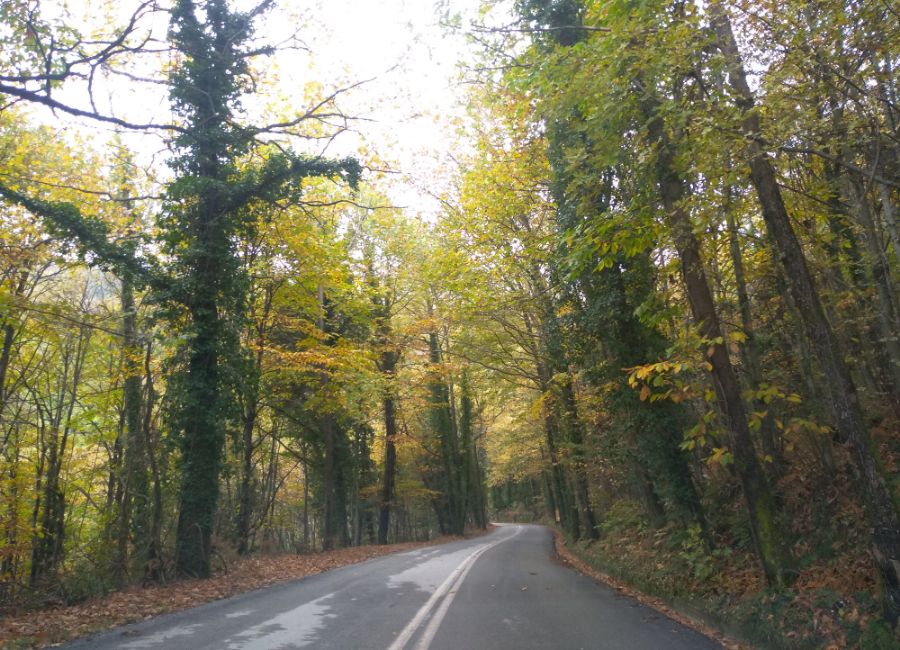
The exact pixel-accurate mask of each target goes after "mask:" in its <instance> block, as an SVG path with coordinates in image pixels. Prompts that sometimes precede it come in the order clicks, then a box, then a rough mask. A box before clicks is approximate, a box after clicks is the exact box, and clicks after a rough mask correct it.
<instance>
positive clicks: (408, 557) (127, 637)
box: [66, 524, 720, 650]
mask: <svg viewBox="0 0 900 650" xmlns="http://www.w3.org/2000/svg"><path fill="white" fill-rule="evenodd" d="M553 555H554V553H553V539H552V536H551V534H550V531H548V530H547V529H546V528H543V527H541V526H527V525H518V524H509V525H502V526H498V528H497V529H495V530H494V531H492V532H491V533H490V534H489V535H487V536H484V537H479V538H476V539H471V540H463V541H459V542H451V543H449V544H443V545H441V546H432V547H427V548H421V549H416V550H414V551H408V552H406V553H398V554H396V555H389V556H385V557H381V558H377V559H374V560H369V561H368V562H363V563H361V564H355V565H352V566H348V567H344V568H341V569H336V570H334V571H328V572H326V573H322V574H319V575H316V576H312V577H309V578H304V579H302V580H298V581H295V582H290V583H285V584H281V585H277V586H274V587H269V588H267V589H262V590H259V591H255V592H251V593H249V594H244V595H241V596H236V597H234V598H229V599H227V600H221V601H217V602H214V603H209V604H207V605H203V606H201V607H196V608H193V609H190V610H186V611H183V612H178V613H176V614H169V615H166V616H161V617H159V618H156V619H153V620H149V621H144V622H142V623H138V624H135V625H128V626H125V627H120V628H116V629H114V630H112V631H110V632H105V633H103V634H100V635H98V636H94V637H89V638H86V639H83V640H81V641H77V642H75V643H73V644H70V645H68V646H66V647H67V648H71V649H72V650H75V649H76V648H95V649H110V650H111V649H113V648H116V649H121V650H142V649H145V648H147V649H149V648H159V649H163V648H165V649H166V650H204V649H209V650H276V649H284V650H287V649H294V648H316V649H320V650H321V649H328V650H351V649H355V648H358V649H359V650H429V649H430V650H477V649H479V648H489V649H490V650H506V649H509V650H512V649H515V650H524V649H527V648H549V649H553V650H567V649H573V650H577V649H580V648H583V649H588V648H590V649H600V648H617V649H627V650H643V649H647V650H650V649H653V650H657V649H666V650H679V649H687V648H691V649H700V650H704V649H707V648H709V649H712V648H720V646H719V645H718V644H717V643H716V642H714V641H712V640H710V639H709V638H707V637H705V636H703V635H701V634H699V633H697V632H694V631H693V630H690V629H688V628H686V627H684V626H682V625H680V624H678V623H676V622H675V621H673V620H671V619H669V618H666V617H665V616H663V615H662V614H660V613H658V612H656V611H655V610H653V609H650V608H648V607H645V606H644V605H642V604H640V603H639V602H637V601H635V600H633V599H631V598H628V597H626V596H622V595H620V594H619V593H618V592H616V591H615V590H613V589H610V588H608V587H605V586H603V585H600V584H598V583H596V582H594V581H593V580H591V579H590V578H587V577H585V576H583V575H581V574H579V573H577V572H575V571H573V570H571V569H569V568H567V567H565V566H563V565H561V564H559V563H556V562H554V560H553V559H552V558H553Z"/></svg>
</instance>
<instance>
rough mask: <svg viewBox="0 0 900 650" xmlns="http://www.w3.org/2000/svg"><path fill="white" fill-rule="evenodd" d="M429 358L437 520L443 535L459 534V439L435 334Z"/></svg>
mask: <svg viewBox="0 0 900 650" xmlns="http://www.w3.org/2000/svg"><path fill="white" fill-rule="evenodd" d="M428 355H429V357H428V358H429V364H430V368H429V370H430V373H431V376H430V377H429V380H428V386H429V393H430V398H429V401H430V403H429V405H428V408H429V418H430V420H431V428H432V430H433V431H434V433H435V435H436V436H437V441H438V446H439V449H440V456H441V486H442V495H441V498H440V500H439V502H438V504H439V505H438V508H439V509H441V510H444V512H443V517H441V515H440V514H439V519H441V518H442V519H443V520H444V521H445V522H446V533H447V534H450V535H462V534H463V531H464V529H465V499H464V496H463V494H462V481H461V480H460V479H461V470H462V468H461V466H460V465H461V463H460V453H459V440H458V439H457V434H456V431H455V430H454V427H453V420H452V417H451V413H450V391H449V389H448V388H447V384H446V381H445V378H444V376H443V372H442V371H441V349H440V344H439V339H438V334H437V332H435V331H431V332H429V334H428Z"/></svg>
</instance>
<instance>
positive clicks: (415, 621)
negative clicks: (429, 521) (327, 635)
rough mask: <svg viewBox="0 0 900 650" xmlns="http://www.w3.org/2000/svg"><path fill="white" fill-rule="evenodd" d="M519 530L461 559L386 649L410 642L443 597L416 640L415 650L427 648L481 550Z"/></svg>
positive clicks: (400, 648)
mask: <svg viewBox="0 0 900 650" xmlns="http://www.w3.org/2000/svg"><path fill="white" fill-rule="evenodd" d="M520 532H522V527H521V526H516V532H514V533H513V534H512V535H507V536H505V537H502V538H500V539H498V540H496V541H493V542H491V543H490V544H485V545H483V546H479V547H477V548H476V549H475V550H474V551H472V553H470V554H469V555H467V556H466V557H465V559H463V561H462V562H460V563H459V565H458V566H457V567H456V568H455V569H454V570H453V571H452V572H451V573H450V575H449V576H447V579H446V580H444V581H443V582H442V583H441V584H440V586H439V587H438V588H437V589H435V591H434V593H433V594H431V597H430V598H429V599H428V600H427V601H426V602H425V604H424V605H422V607H421V608H419V611H418V612H416V615H415V616H413V618H412V620H410V622H409V623H407V624H406V627H404V628H403V630H402V631H401V632H400V634H399V635H398V636H397V638H396V639H394V642H393V643H392V644H391V645H390V647H389V648H388V650H403V648H405V647H406V644H407V643H409V640H410V639H411V638H412V636H413V635H414V634H415V633H416V631H417V630H418V629H419V628H420V627H421V626H422V624H423V623H424V622H425V621H426V619H428V617H429V615H431V613H432V610H434V608H435V607H436V606H438V601H440V600H441V598H444V600H443V602H441V603H440V606H439V607H438V609H437V611H436V612H435V614H434V616H433V617H432V619H431V620H430V621H429V622H428V627H427V628H425V632H424V633H423V634H422V638H421V639H420V640H419V643H417V644H416V647H415V650H427V649H428V646H429V645H430V644H431V641H432V639H434V635H435V634H436V633H437V630H438V628H439V627H440V625H441V622H442V621H443V620H444V617H445V616H446V614H447V610H448V609H449V608H450V603H452V602H453V599H454V598H455V597H456V593H457V591H459V588H460V587H461V586H462V582H463V580H465V577H466V575H467V574H468V573H469V570H470V569H471V568H472V566H473V565H474V564H475V561H476V560H477V559H478V558H479V557H481V555H482V554H483V553H485V552H487V551H488V550H490V549H492V548H494V547H495V546H497V545H498V544H502V543H503V542H505V541H507V540H510V539H512V538H513V537H515V536H516V535H518V534H519V533H520ZM445 596H446V597H445Z"/></svg>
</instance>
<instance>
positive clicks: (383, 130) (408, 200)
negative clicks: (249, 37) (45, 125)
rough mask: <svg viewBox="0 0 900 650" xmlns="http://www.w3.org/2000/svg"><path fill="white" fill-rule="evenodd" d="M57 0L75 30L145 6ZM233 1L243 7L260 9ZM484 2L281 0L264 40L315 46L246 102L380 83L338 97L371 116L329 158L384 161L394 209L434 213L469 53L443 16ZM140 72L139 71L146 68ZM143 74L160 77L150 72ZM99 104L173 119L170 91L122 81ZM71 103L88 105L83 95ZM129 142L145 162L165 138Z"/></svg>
mask: <svg viewBox="0 0 900 650" xmlns="http://www.w3.org/2000/svg"><path fill="white" fill-rule="evenodd" d="M50 1H52V0H50ZM57 1H58V2H60V3H61V4H63V5H64V6H66V8H65V9H59V8H57V11H65V12H67V14H66V15H67V21H71V22H72V23H74V24H81V21H82V20H84V21H88V22H93V23H94V24H96V21H104V20H110V21H113V22H116V23H118V24H121V22H122V20H123V18H124V17H126V16H128V15H130V13H131V12H132V11H133V10H134V7H135V6H136V5H137V1H136V0H128V1H122V0H119V1H115V0H91V1H90V2H86V1H85V0H75V1H74V2H67V0H57ZM232 1H233V2H234V3H235V4H236V6H238V7H240V8H245V7H248V6H251V5H255V4H256V3H257V1H256V0H232ZM48 4H49V3H48V2H45V3H43V6H44V7H47V5H48ZM479 4H480V0H330V1H329V0H277V5H276V8H275V9H274V10H273V11H272V12H270V13H269V14H268V15H267V16H266V17H265V18H264V19H263V20H261V21H259V22H258V24H257V32H256V36H257V37H258V38H259V39H260V40H264V41H266V42H269V43H272V42H276V43H277V42H280V41H282V40H284V39H285V38H286V37H287V36H289V35H290V34H291V33H293V32H295V31H296V32H297V35H298V36H299V39H300V40H301V42H302V44H303V46H305V47H306V48H307V49H308V51H302V50H293V51H285V52H282V53H280V54H279V55H277V56H276V57H274V58H272V59H267V60H263V62H264V64H265V66H266V68H265V70H264V72H265V76H267V77H269V79H270V81H271V84H270V85H267V86H265V87H264V88H265V91H264V93H263V94H262V95H261V96H259V97H257V98H255V99H253V100H251V101H249V102H247V103H246V105H247V107H248V108H250V109H255V108H259V107H260V106H261V105H269V106H275V105H280V106H281V108H282V110H285V111H286V110H288V107H293V106H296V107H298V108H302V107H303V102H302V96H303V94H304V89H305V88H306V87H307V84H309V83H310V82H317V83H319V84H321V87H322V89H323V90H324V91H325V92H326V93H327V92H330V91H331V90H333V89H336V88H341V87H346V86H348V85H351V84H353V83H355V82H359V81H362V80H365V79H373V80H372V81H370V82H368V83H366V84H364V85H362V86H360V87H358V88H355V89H353V90H352V91H350V92H348V93H346V94H345V95H343V96H342V98H341V99H340V101H339V105H340V107H341V109H342V110H343V111H344V113H346V114H347V115H352V116H356V117H360V118H364V119H363V120H360V121H358V122H355V123H354V128H355V129H356V130H357V133H347V134H344V135H343V136H341V137H340V138H339V139H338V140H337V141H335V142H334V143H333V145H332V147H331V148H330V149H329V152H330V153H331V155H334V156H345V155H356V154H358V153H359V151H360V150H363V149H364V150H365V151H367V152H369V153H374V154H376V155H377V156H378V157H379V158H380V159H381V160H382V161H384V162H386V163H387V166H388V167H390V168H391V169H394V170H397V171H399V172H400V174H392V175H390V177H389V178H390V180H389V181H387V185H386V186H385V185H383V187H386V188H387V190H388V192H389V195H390V198H391V200H392V202H393V203H395V204H397V205H403V206H407V207H409V208H410V209H411V210H412V211H413V212H415V213H419V214H421V215H422V216H423V217H425V218H433V215H434V214H435V213H436V212H437V211H438V206H439V202H438V201H437V200H436V199H435V198H433V197H432V196H430V193H441V192H442V191H445V190H446V189H447V187H448V182H449V180H450V178H451V177H452V172H453V163H452V160H451V158H450V155H451V153H452V152H453V151H454V150H458V148H459V147H460V146H462V147H464V146H465V144H464V143H462V142H460V140H459V137H458V132H457V128H456V126H455V124H456V123H457V122H458V120H459V119H460V118H461V117H462V116H464V114H465V110H464V107H463V104H464V101H465V98H464V93H465V89H464V87H463V86H461V85H460V84H459V83H458V77H459V72H458V70H459V69H458V65H459V62H460V61H463V60H465V59H466V58H468V57H469V54H468V52H469V47H468V46H467V44H466V41H465V38H464V37H463V36H462V35H460V34H458V33H457V34H452V33H451V32H450V31H449V30H447V29H445V28H443V27H442V26H441V25H440V19H441V15H442V14H443V13H446V12H447V11H449V12H451V13H461V14H462V15H463V16H464V17H468V18H469V19H471V18H472V17H474V16H476V14H477V10H478V5H479ZM48 9H49V8H48ZM165 19H166V17H165V16H164V15H162V14H160V16H159V18H158V23H157V28H156V31H157V35H158V36H160V37H162V36H163V35H164V34H165V29H166V25H165ZM464 22H467V21H464ZM148 65H149V64H148ZM152 65H156V63H153V64H152ZM134 71H135V72H138V73H140V69H139V66H136V67H135V69H134ZM145 73H146V74H147V75H148V76H150V75H152V71H151V70H150V69H149V68H148V69H147V70H146V71H145ZM65 97H66V99H67V100H69V101H72V99H74V98H75V97H79V95H78V94H76V93H75V92H74V91H67V92H66V95H65ZM95 98H96V99H98V107H100V109H101V110H103V111H107V112H113V113H114V114H115V115H117V116H119V117H122V118H126V119H130V120H132V121H154V120H155V121H159V122H166V121H168V115H167V111H168V105H167V101H166V96H165V88H164V87H163V86H147V85H143V86H139V87H137V88H136V87H135V84H133V83H131V82H126V81H124V80H119V81H115V82H111V83H107V84H106V85H105V86H103V85H101V84H99V83H98V84H97V86H96V87H95ZM73 103H76V104H78V105H80V106H85V104H86V102H85V101H84V98H83V97H79V99H77V100H75V101H74V102H73ZM41 114H42V115H43V117H42V119H44V120H47V121H53V122H54V123H55V124H58V125H62V124H72V125H73V126H71V127H69V128H73V129H74V128H79V127H77V126H74V125H75V124H82V125H84V126H83V128H88V129H95V130H96V129H98V128H99V129H101V130H105V131H107V132H108V131H111V129H104V127H102V126H101V127H98V125H97V124H96V123H92V122H90V121H83V120H69V119H66V118H64V117H62V116H60V115H56V116H52V115H51V114H50V113H49V112H41ZM126 143H127V144H128V145H129V146H131V147H132V148H136V149H138V151H139V153H140V155H141V158H142V159H143V161H144V162H147V161H149V160H151V157H152V156H154V155H156V156H157V158H153V159H155V160H157V161H158V160H159V158H158V154H159V152H160V151H161V149H162V144H161V140H160V139H159V138H147V137H146V136H145V135H143V134H140V135H135V136H127V137H126Z"/></svg>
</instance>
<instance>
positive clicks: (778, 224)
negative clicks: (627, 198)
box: [710, 2, 900, 625]
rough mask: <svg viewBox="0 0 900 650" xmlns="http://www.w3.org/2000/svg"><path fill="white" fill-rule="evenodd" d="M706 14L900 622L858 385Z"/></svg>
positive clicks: (887, 509)
mask: <svg viewBox="0 0 900 650" xmlns="http://www.w3.org/2000/svg"><path fill="white" fill-rule="evenodd" d="M710 9H711V15H712V25H713V28H714V29H715V32H716V35H717V37H718V39H719V48H720V49H721V50H722V53H723V54H724V56H725V57H726V61H727V65H728V68H729V70H728V72H729V82H730V84H731V86H732V89H733V90H734V92H735V93H736V95H737V101H738V105H739V106H740V108H741V109H742V110H743V111H744V112H745V116H744V123H743V128H744V133H745V134H746V135H747V137H748V139H749V142H748V153H749V155H750V178H751V180H752V182H753V185H754V187H755V188H756V192H757V196H758V198H759V201H760V204H761V205H762V209H763V218H764V220H765V222H766V226H767V228H768V230H769V235H770V237H771V238H772V239H773V241H774V242H775V245H776V246H777V248H778V251H779V253H780V262H781V264H782V266H783V268H784V271H785V276H786V279H787V282H788V288H789V290H790V292H791V294H792V295H793V298H794V301H795V303H796V305H797V308H798V310H799V311H800V314H801V317H802V320H803V325H804V327H805V329H806V332H807V336H808V337H809V340H810V343H811V344H812V345H813V346H814V348H815V350H816V352H817V354H818V356H819V360H820V363H821V364H822V367H823V369H824V371H825V374H826V377H828V379H829V381H827V382H826V385H827V388H828V390H829V394H830V398H831V399H830V401H831V405H832V409H833V413H834V418H835V421H836V424H837V430H838V434H839V435H840V437H841V438H842V439H843V440H844V441H846V442H847V443H848V444H849V445H850V447H851V450H852V455H853V460H854V463H855V465H856V469H857V472H858V475H859V478H860V483H861V488H862V493H863V498H864V502H865V505H866V511H867V513H868V516H869V519H870V521H871V523H872V528H873V533H872V541H873V556H874V558H875V561H876V564H877V566H878V570H879V573H880V574H881V578H882V583H883V586H884V596H885V598H884V608H885V616H886V618H887V619H888V621H889V622H890V623H891V625H896V623H897V620H898V617H900V517H898V513H897V507H896V504H895V502H894V498H893V495H892V494H891V492H890V490H889V489H888V486H887V484H886V482H885V480H884V477H883V476H882V473H881V471H880V468H879V467H878V463H877V462H876V459H875V450H874V449H873V446H872V442H871V440H870V438H869V432H868V430H867V429H866V427H865V424H864V423H863V418H862V412H861V409H860V405H859V400H858V398H857V395H856V387H855V386H854V385H853V381H852V379H851V377H850V371H849V369H848V367H847V364H846V362H845V361H844V357H843V354H842V352H841V347H840V345H839V343H838V341H837V338H836V337H835V335H834V332H833V331H832V329H831V325H830V324H829V322H828V320H827V319H826V318H825V312H824V309H823V308H822V303H821V302H820V300H819V294H818V291H817V290H816V286H815V283H814V281H813V278H812V275H811V273H810V272H809V269H808V267H807V265H806V258H805V257H804V255H803V250H802V249H801V247H800V243H799V241H798V240H797V236H796V234H795V233H794V230H793V227H792V226H791V221H790V218H789V216H788V214H787V209H786V208H785V205H784V200H783V199H782V197H781V190H780V187H779V185H778V182H777V179H776V176H775V170H774V168H773V167H772V164H771V162H770V160H769V157H768V155H767V154H766V153H765V151H764V150H763V148H762V145H761V144H760V138H761V129H760V119H759V113H758V112H757V111H755V110H754V105H755V98H754V96H753V93H752V91H751V90H750V86H749V85H748V83H747V78H746V73H745V71H744V67H743V62H742V60H741V56H740V52H739V51H738V49H737V44H736V42H735V40H734V34H733V32H732V29H731V22H730V21H729V19H728V16H727V14H726V13H725V10H724V8H723V7H722V6H721V4H719V3H718V2H716V3H713V4H712V5H711V7H710Z"/></svg>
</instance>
